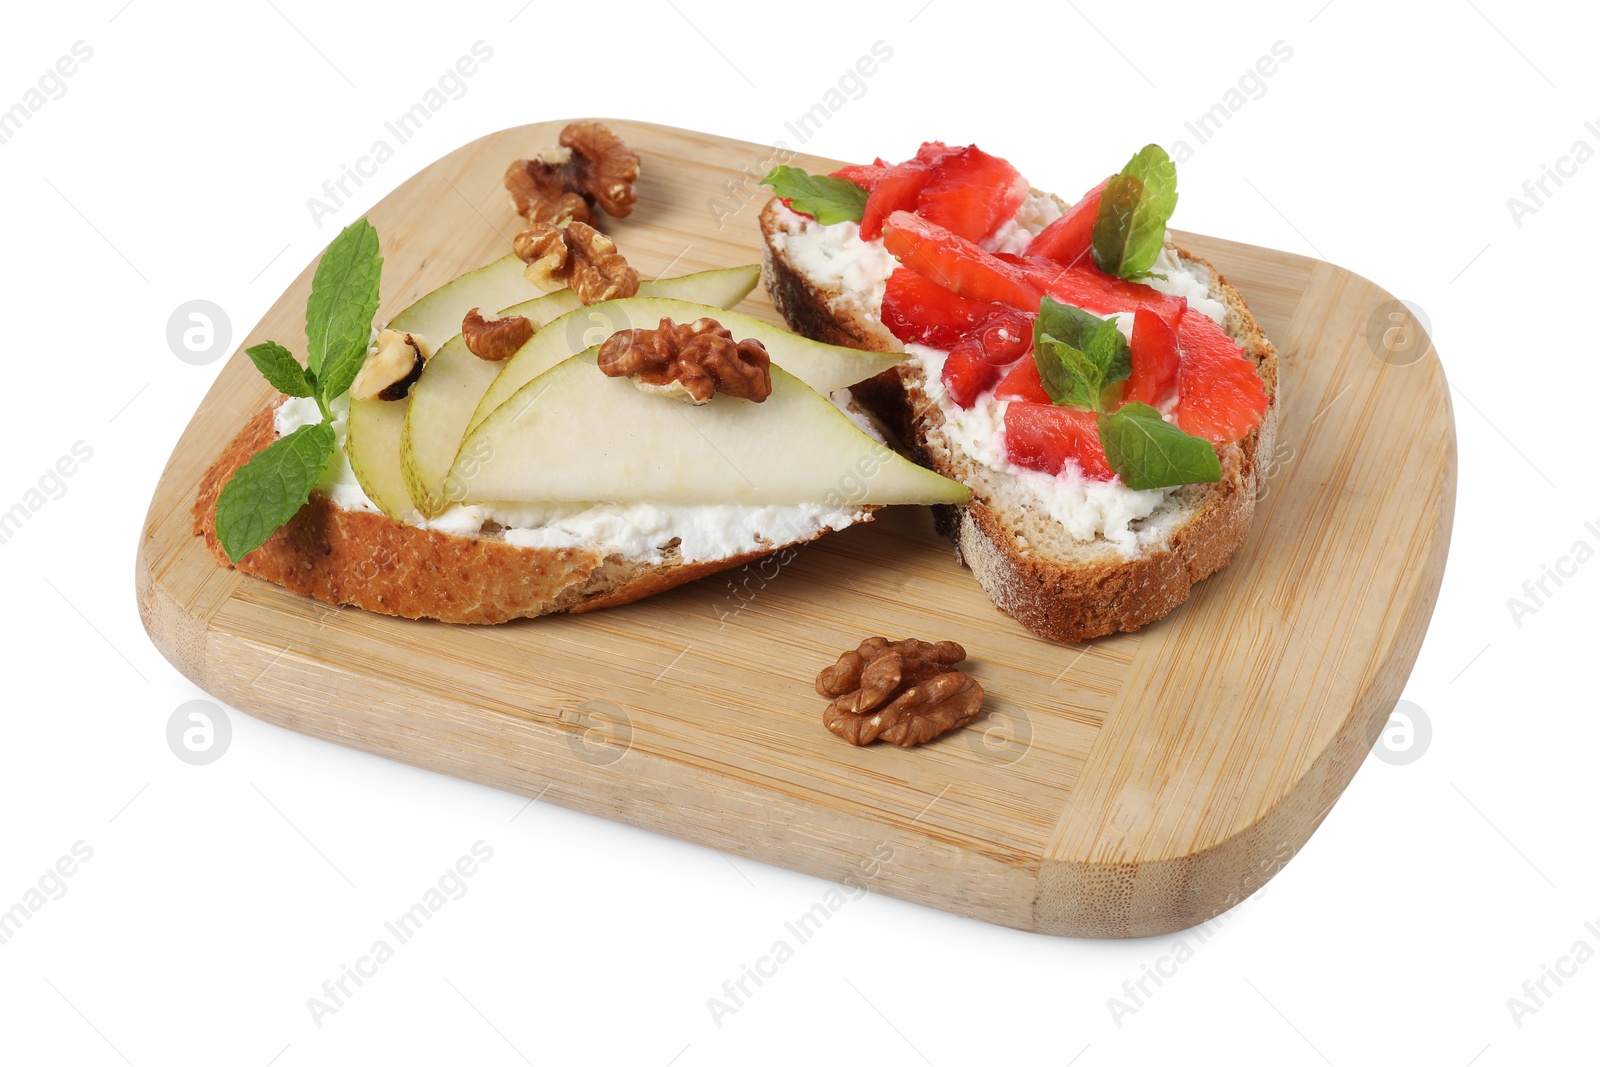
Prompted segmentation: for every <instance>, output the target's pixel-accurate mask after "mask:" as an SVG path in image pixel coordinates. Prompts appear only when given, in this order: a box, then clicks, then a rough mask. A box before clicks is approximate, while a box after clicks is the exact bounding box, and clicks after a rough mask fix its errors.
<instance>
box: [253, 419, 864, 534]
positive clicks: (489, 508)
mask: <svg viewBox="0 0 1600 1067" xmlns="http://www.w3.org/2000/svg"><path fill="white" fill-rule="evenodd" d="M841 392H843V393H845V395H844V396H842V397H839V396H836V397H834V398H833V399H834V402H835V403H836V404H838V405H839V406H840V407H841V408H843V409H845V411H846V414H847V415H850V416H851V418H852V421H854V420H856V419H859V418H860V416H859V415H857V414H855V413H854V412H852V411H850V410H848V408H846V405H847V404H848V392H847V391H843V390H841ZM328 409H329V413H330V414H331V415H332V416H333V431H334V437H335V439H336V441H337V447H336V448H335V449H334V455H333V460H332V461H331V462H330V463H329V464H328V469H327V470H326V471H324V472H323V475H322V480H321V481H320V482H319V483H318V484H317V489H318V491H320V492H321V493H322V494H323V495H324V496H326V497H327V498H328V499H329V500H331V501H332V502H333V503H334V505H335V506H337V507H340V508H343V509H345V510H346V511H371V512H378V511H379V510H380V509H379V508H378V506H377V505H376V504H374V503H373V502H372V501H371V499H369V498H368V497H367V494H366V492H365V491H363V490H362V488H361V483H360V482H359V481H358V480H357V479H356V476H355V472H354V471H353V470H352V469H351V468H350V457H349V455H348V454H347V453H346V451H345V441H346V431H347V424H348V420H349V414H350V397H349V396H348V395H345V396H341V397H339V398H338V399H337V400H335V401H334V402H333V403H332V404H330V405H329V406H328ZM321 420H322V412H321V411H320V410H318V408H317V402H316V400H315V399H313V398H310V397H290V398H288V399H287V400H285V401H284V402H283V403H282V404H281V405H279V407H278V409H277V411H276V412H275V413H274V415H273V422H274V426H275V429H276V430H277V432H278V435H279V436H280V437H281V436H283V435H285V434H289V433H293V432H294V431H295V430H297V429H299V428H300V427H301V426H307V425H311V424H314V423H317V422H320V421H321ZM874 436H877V435H876V433H875V431H874ZM880 439H881V438H880ZM862 514H863V512H862V509H861V508H859V507H854V506H851V505H844V506H842V507H828V506H826V505H823V504H801V505H789V506H754V505H742V504H699V505H683V506H667V505H660V504H605V503H595V504H583V503H579V504H566V503H560V504H519V503H495V504H455V505H452V506H451V507H449V508H447V509H446V510H445V511H444V512H443V513H442V514H440V515H439V516H437V517H436V518H433V519H430V520H424V521H423V522H421V523H419V524H418V525H419V526H420V527H421V528H422V529H425V530H437V531H438V532H440V533H449V534H457V535H461V536H466V537H471V536H475V535H478V534H481V533H483V532H484V530H485V528H486V527H489V528H491V529H492V528H493V527H494V526H498V527H499V528H500V535H501V536H502V537H503V538H504V539H505V541H506V542H507V543H508V544H512V545H515V546H517V547H519V548H603V549H605V550H606V551H608V552H612V553H615V554H616V555H619V556H621V557H623V558H624V559H628V560H634V561H640V562H647V563H656V562H660V561H661V560H662V559H663V558H664V557H665V555H666V552H667V550H668V548H669V547H671V546H672V545H673V544H674V543H676V546H677V549H678V553H679V555H680V556H681V557H682V559H683V560H684V562H688V563H693V562H699V561H709V560H718V559H727V558H729V557H732V556H737V555H742V554H744V553H748V552H756V551H760V550H763V549H767V548H771V547H772V546H774V545H781V544H788V543H790V542H792V541H797V540H804V539H809V538H811V537H815V536H817V535H818V534H820V533H823V532H824V531H827V530H838V529H843V528H844V527H846V526H849V525H850V524H852V523H854V522H856V521H858V520H859V519H860V518H861V517H862ZM491 524H492V525H491Z"/></svg>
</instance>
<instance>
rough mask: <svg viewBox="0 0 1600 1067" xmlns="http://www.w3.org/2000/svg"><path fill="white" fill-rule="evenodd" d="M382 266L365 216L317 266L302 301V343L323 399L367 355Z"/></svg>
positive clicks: (343, 384)
mask: <svg viewBox="0 0 1600 1067" xmlns="http://www.w3.org/2000/svg"><path fill="white" fill-rule="evenodd" d="M382 269H383V257H382V256H380V255H379V254H378V231H377V230H375V229H373V228H372V223H370V222H368V221H367V220H366V219H357V220H356V221H355V222H353V223H351V224H350V225H349V226H346V227H345V228H344V230H343V231H342V232H340V234H339V236H337V237H335V238H334V239H333V242H332V243H331V244H329V245H328V250H327V251H326V252H324V253H323V254H322V262H320V263H318V264H317V273H316V276H315V277H313V278H312V280H311V298H310V299H309V300H307V301H306V341H307V342H308V343H309V349H308V354H309V360H308V362H309V365H310V368H311V372H312V373H313V374H315V375H316V376H317V380H318V382H319V383H320V385H321V390H322V394H321V396H322V400H323V402H324V403H326V402H328V401H330V400H332V399H333V398H334V397H336V396H338V395H339V394H340V393H342V392H344V391H345V390H346V389H348V388H350V383H351V382H353V381H355V377H356V372H357V371H359V370H360V369H361V364H362V362H363V361H364V360H365V359H366V358H367V345H368V342H369V341H370V340H371V338H372V317H373V316H374V315H376V314H377V313H378V275H379V273H380V272H381V271H382Z"/></svg>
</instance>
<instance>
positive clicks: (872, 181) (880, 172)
mask: <svg viewBox="0 0 1600 1067" xmlns="http://www.w3.org/2000/svg"><path fill="white" fill-rule="evenodd" d="M887 173H889V164H887V163H885V162H884V161H883V160H881V159H880V160H878V161H877V162H875V163H851V164H849V165H848V166H843V167H840V168H839V169H838V170H836V171H834V172H833V173H832V174H830V175H828V177H830V178H844V179H845V180H846V181H852V182H855V183H856V184H857V185H859V186H861V188H863V189H865V190H867V191H868V192H871V191H872V190H873V189H874V188H875V187H876V186H877V184H878V183H879V182H880V181H882V180H883V176H884V175H885V174H887Z"/></svg>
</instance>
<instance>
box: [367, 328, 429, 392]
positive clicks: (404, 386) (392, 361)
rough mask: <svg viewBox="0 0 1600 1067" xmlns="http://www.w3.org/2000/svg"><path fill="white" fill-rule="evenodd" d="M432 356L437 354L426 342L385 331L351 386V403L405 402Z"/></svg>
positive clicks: (396, 332)
mask: <svg viewBox="0 0 1600 1067" xmlns="http://www.w3.org/2000/svg"><path fill="white" fill-rule="evenodd" d="M432 355H433V350H432V349H431V348H430V347H429V346H428V344H427V342H426V341H424V340H423V339H422V338H420V337H417V336H414V335H413V334H409V333H402V332H400V331H399V330H384V331H383V332H381V333H379V334H378V339H377V341H375V342H374V344H373V348H372V351H371V352H369V353H368V354H367V358H366V361H365V362H363V363H362V364H361V369H360V370H359V371H357V372H356V377H355V380H354V381H353V382H351V383H350V399H352V400H402V399H404V398H405V397H406V396H407V394H409V393H410V392H411V387H412V386H413V385H415V384H417V379H418V378H421V377H422V367H423V365H424V364H425V363H427V361H428V359H429V358H430V357H432Z"/></svg>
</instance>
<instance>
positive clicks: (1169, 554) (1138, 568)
mask: <svg viewBox="0 0 1600 1067" xmlns="http://www.w3.org/2000/svg"><path fill="white" fill-rule="evenodd" d="M792 222H793V215H792V213H790V212H789V211H788V209H787V208H786V207H784V205H783V203H782V201H780V200H778V199H777V198H774V199H772V200H770V201H769V202H768V203H767V205H766V207H765V208H763V209H762V212H761V230H762V234H763V236H764V237H765V238H766V250H765V253H764V256H763V263H762V282H763V284H764V285H765V287H766V290H767V295H768V296H769V297H771V299H772V302H773V304H774V305H775V306H776V307H777V309H778V311H779V312H780V313H781V314H782V315H783V317H784V318H785V319H786V320H787V321H788V323H789V326H790V327H791V328H792V329H794V330H795V331H797V332H799V333H803V334H805V335H807V336H808V337H812V338H814V339H816V340H819V341H829V342H832V343H834V344H842V345H852V346H855V347H858V348H866V349H870V350H873V351H883V352H888V351H898V350H899V349H900V347H901V345H900V342H899V341H898V340H896V338H895V337H894V335H893V334H891V333H890V332H889V330H888V329H887V328H886V327H884V325H883V324H882V323H881V322H879V321H877V320H876V318H875V316H874V315H873V314H872V313H871V310H870V302H868V301H865V300H863V299H862V294H857V293H848V292H845V291H844V290H842V289H840V288H839V287H838V286H836V285H818V284H816V283H814V282H813V281H812V280H811V279H810V278H808V277H807V276H806V274H805V273H804V271H803V270H801V268H800V267H799V266H798V265H797V264H796V262H795V260H794V258H793V256H792V255H791V254H790V251H789V249H788V246H787V244H786V242H785V240H784V234H785V231H786V228H787V227H788V225H789V224H792ZM1173 252H1174V253H1175V254H1176V255H1177V256H1178V257H1179V258H1180V260H1181V261H1182V262H1183V263H1184V264H1185V265H1186V266H1188V267H1189V268H1190V269H1192V270H1195V271H1197V272H1199V273H1201V275H1202V277H1204V278H1206V279H1208V281H1209V283H1210V286H1209V287H1210V291H1211V295H1212V297H1213V298H1215V299H1216V300H1218V301H1220V302H1221V303H1222V304H1223V305H1224V306H1225V307H1226V309H1227V310H1226V315H1225V320H1224V323H1223V325H1224V328H1225V329H1226V330H1227V331H1228V334H1229V335H1230V336H1231V337H1233V339H1234V340H1235V341H1237V342H1238V343H1239V344H1240V345H1241V346H1242V347H1243V348H1244V351H1245V354H1246V355H1247V356H1248V357H1249V358H1250V359H1251V360H1252V361H1253V362H1254V363H1255V365H1256V370H1257V372H1258V373H1259V374H1260V375H1261V379H1262V382H1263V383H1264V384H1265V387H1266V393H1267V396H1268V398H1269V400H1270V401H1271V404H1270V406H1269V407H1268V409H1267V414H1266V417H1265V418H1264V419H1263V420H1262V422H1261V425H1260V426H1258V427H1257V428H1256V429H1255V430H1253V431H1252V432H1251V433H1250V434H1249V435H1248V436H1247V437H1245V438H1244V439H1243V440H1241V441H1237V442H1234V443H1232V444H1229V445H1226V446H1224V447H1222V448H1220V449H1219V450H1218V452H1219V455H1220V458H1221V461H1222V479H1221V480H1220V481H1218V482H1216V483H1214V484H1206V485H1188V486H1182V487H1180V488H1177V489H1172V490H1168V491H1167V493H1166V499H1165V501H1164V502H1163V503H1162V504H1161V506H1160V507H1159V508H1158V509H1157V511H1156V512H1155V513H1153V514H1152V515H1151V516H1150V517H1149V518H1148V519H1145V520H1140V522H1142V523H1151V522H1158V523H1160V525H1161V527H1162V529H1164V530H1165V531H1166V536H1165V538H1164V539H1162V540H1161V541H1160V543H1156V544H1151V545H1148V546H1145V547H1142V548H1140V549H1139V551H1138V553H1137V554H1136V555H1134V556H1132V557H1129V556H1127V555H1125V554H1124V553H1123V552H1122V551H1121V550H1120V549H1119V548H1118V546H1117V545H1115V544H1114V543H1112V542H1111V541H1108V540H1106V539H1104V538H1103V537H1102V538H1097V539H1096V540H1093V541H1085V540H1080V539H1078V538H1076V537H1074V536H1072V534H1070V533H1069V532H1068V530H1067V529H1066V527H1065V526H1063V525H1062V524H1061V523H1059V522H1057V521H1056V520H1055V519H1053V518H1051V517H1050V515H1049V514H1047V513H1046V512H1045V511H1044V510H1043V509H1042V508H1041V507H1039V506H1037V502H1036V498H1034V497H1033V496H1032V494H1031V493H1030V492H1029V491H1028V490H1027V489H1026V488H1025V487H1024V486H1023V485H1022V484H1021V483H1019V482H1018V481H1017V480H1016V479H1015V478H1013V477H1011V476H1009V475H1007V474H1005V473H1003V472H1001V471H998V470H995V469H994V468H992V467H989V466H986V465H984V464H981V463H978V462H977V461H975V460H973V459H972V458H970V457H969V456H967V455H966V454H965V453H963V452H962V451H960V450H959V449H957V448H955V447H954V446H953V445H952V443H951V441H950V438H949V436H948V435H947V434H946V432H945V416H944V410H943V408H942V406H941V404H940V403H939V401H938V400H936V399H934V398H933V397H931V396H930V390H929V388H928V387H929V385H930V383H928V382H927V381H925V380H924V378H923V376H922V373H921V372H920V371H919V370H918V369H917V367H916V366H915V365H914V364H913V363H903V364H901V365H900V366H898V367H896V368H894V369H892V370H889V371H886V372H884V373H883V374H881V375H879V376H878V377H877V378H874V379H871V380H870V381H868V382H863V383H861V384H860V385H857V386H855V387H853V388H852V390H851V393H852V395H853V396H855V398H856V399H857V401H858V402H859V403H860V404H861V405H862V406H863V407H865V408H867V409H868V410H869V411H871V412H872V413H873V414H874V415H876V416H877V417H878V418H879V419H881V420H882V421H883V422H884V423H885V424H887V425H888V426H889V428H890V429H891V430H892V431H893V432H894V433H895V435H896V436H897V437H898V438H899V440H900V442H901V444H902V446H903V447H904V448H905V450H906V451H907V453H908V454H909V455H910V456H911V457H912V458H913V459H915V460H917V461H918V462H920V463H922V464H924V465H926V466H929V467H932V468H933V469H934V470H936V471H938V472H939V473H940V474H943V475H945V476H947V477H950V478H954V479H956V480H957V481H960V482H964V483H965V484H966V485H967V486H968V487H969V488H971V489H972V491H973V497H972V500H971V502H970V503H967V504H962V505H938V506H936V507H935V508H934V517H935V521H936V524H937V525H938V528H939V530H940V532H941V533H943V534H945V535H946V536H948V537H949V538H950V539H951V540H952V541H954V542H955V546H956V556H957V559H958V560H959V561H960V562H963V563H965V564H966V565H967V566H969V567H970V568H971V569H972V572H973V574H974V576H975V577H976V578H977V579H978V583H979V584H980V585H981V586H982V587H983V589H984V591H985V592H987V593H988V594H989V597H990V599H991V600H993V601H994V603H995V606H996V607H998V608H999V609H1000V610H1002V611H1004V612H1006V613H1008V614H1010V615H1012V616H1014V617H1015V618H1016V619H1017V621H1019V622H1020V623H1022V625H1023V626H1025V627H1027V628H1028V629H1029V630H1031V631H1032V632H1034V633H1036V634H1039V635H1040V636H1042V637H1047V638H1050V639H1052V640H1056V641H1081V640H1085V639H1087V638H1091V637H1099V636H1101V635H1104V634H1109V633H1115V632H1118V631H1132V630H1137V629H1138V628H1139V627H1141V626H1144V625H1145V624H1147V623H1149V622H1152V621H1154V620H1155V619H1159V618H1161V617H1162V616H1163V615H1165V614H1167V612H1169V611H1171V610H1172V609H1173V608H1175V607H1177V606H1178V605H1179V604H1181V603H1182V602H1183V601H1184V600H1185V599H1187V598H1188V596H1189V591H1190V589H1191V588H1192V587H1193V586H1194V584H1195V583H1196V582H1198V581H1200V580H1201V579H1202V578H1205V577H1206V576H1208V575H1210V574H1213V573H1215V572H1216V571H1218V570H1220V569H1221V568H1222V567H1224V566H1225V565H1226V564H1227V563H1228V561H1229V560H1230V559H1231V558H1232V557H1233V554H1234V552H1235V551H1237V550H1238V548H1239V546H1240V545H1241V544H1243V543H1244V539H1245V535H1246V534H1247V533H1248V532H1249V530H1250V522H1251V519H1252V517H1253V515H1254V513H1255V501H1256V495H1257V492H1258V490H1259V488H1260V486H1261V484H1262V479H1263V471H1262V468H1263V465H1264V462H1265V460H1266V459H1267V458H1268V457H1270V456H1271V455H1272V450H1273V447H1274V435H1275V433H1276V429H1277V418H1278V407H1279V405H1278V395H1277V394H1278V357H1277V353H1276V351H1275V350H1274V349H1273V347H1272V344H1271V343H1270V342H1269V341H1268V340H1267V337H1266V334H1265V332H1263V330H1262V329H1261V326H1260V325H1259V324H1258V323H1257V322H1256V321H1255V319H1254V318H1253V317H1252V316H1251V314H1250V309H1249V308H1248V307H1246V306H1245V302H1244V298H1243V297H1241V296H1240V295H1239V292H1238V290H1236V289H1235V288H1234V287H1233V286H1231V285H1229V284H1228V282H1227V279H1225V278H1224V277H1223V276H1222V275H1221V274H1219V273H1218V272H1217V271H1216V270H1215V269H1214V268H1213V267H1212V266H1211V265H1210V264H1209V263H1207V262H1206V261H1205V260H1202V259H1200V258H1198V257H1196V256H1192V255H1190V254H1189V253H1187V252H1185V251H1183V250H1182V249H1176V248H1175V249H1173Z"/></svg>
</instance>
